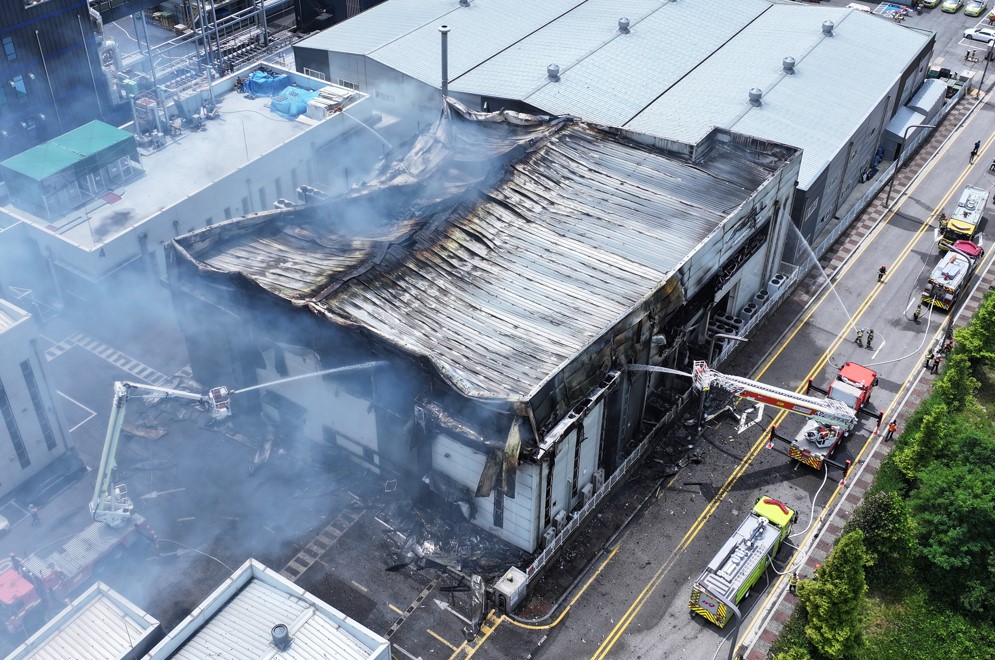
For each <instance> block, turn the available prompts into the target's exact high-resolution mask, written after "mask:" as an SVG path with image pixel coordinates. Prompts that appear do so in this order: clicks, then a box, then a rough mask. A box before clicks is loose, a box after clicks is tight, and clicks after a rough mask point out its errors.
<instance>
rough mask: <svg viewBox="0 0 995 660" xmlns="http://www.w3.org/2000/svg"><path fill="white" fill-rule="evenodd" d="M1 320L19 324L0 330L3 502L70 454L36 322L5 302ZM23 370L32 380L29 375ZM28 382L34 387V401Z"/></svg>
mask: <svg viewBox="0 0 995 660" xmlns="http://www.w3.org/2000/svg"><path fill="white" fill-rule="evenodd" d="M0 315H2V316H3V317H7V318H8V319H17V321H16V322H15V323H12V324H10V325H8V326H7V329H6V330H0V386H2V390H3V394H2V395H0V409H2V410H0V497H3V496H4V495H7V494H8V493H10V492H11V491H12V490H13V489H15V488H17V487H18V486H19V485H21V484H22V483H24V481H26V480H27V479H29V478H30V477H32V476H34V475H35V474H37V473H38V471H39V470H41V469H42V468H44V467H45V466H47V465H48V464H49V463H51V462H52V461H54V460H55V459H57V458H59V457H60V456H62V455H63V454H64V453H65V452H66V451H67V450H68V449H69V441H68V437H69V434H68V433H67V432H66V426H65V422H64V421H63V417H62V412H61V410H59V409H58V407H57V406H58V402H57V401H56V400H55V392H54V390H53V389H52V388H51V386H50V385H49V382H48V377H47V374H46V373H45V371H44V363H43V361H42V358H41V355H40V354H39V352H38V350H37V344H36V343H35V341H34V337H36V336H37V328H36V325H35V321H34V319H33V317H32V316H31V315H30V314H28V313H26V312H24V311H23V310H21V309H19V308H17V307H16V306H14V305H12V304H11V303H8V302H7V301H4V300H0ZM0 327H3V326H2V325H0ZM24 366H27V368H28V369H29V372H30V375H26V374H25V369H24ZM29 378H30V379H31V380H32V381H33V384H34V388H35V393H36V394H35V397H34V398H32V391H31V387H30V385H29V382H28V380H29ZM36 404H37V406H38V407H37V408H36ZM43 420H44V421H45V422H47V430H44V429H45V425H44V422H43ZM46 434H47V436H48V437H47V438H46ZM18 440H19V442H20V444H21V445H22V446H23V451H21V452H19V451H18V448H17V441H18ZM19 453H20V456H18V454H19ZM25 461H26V462H27V464H26V465H24V464H23V462H25Z"/></svg>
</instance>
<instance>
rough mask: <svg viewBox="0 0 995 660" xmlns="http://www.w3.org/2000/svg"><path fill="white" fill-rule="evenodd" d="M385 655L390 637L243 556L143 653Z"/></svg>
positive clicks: (353, 659) (366, 658) (151, 659)
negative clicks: (163, 636)
mask: <svg viewBox="0 0 995 660" xmlns="http://www.w3.org/2000/svg"><path fill="white" fill-rule="evenodd" d="M284 656H286V657H289V658H337V659H341V660H390V657H391V655H390V642H388V641H387V640H386V639H384V638H383V637H381V636H380V635H377V634H376V633H374V632H373V631H371V630H369V629H368V628H366V627H365V626H363V625H362V624H360V623H359V622H357V621H354V620H353V619H350V618H349V617H347V616H346V615H344V614H343V613H341V612H339V611H338V610H336V609H335V608H333V607H331V606H330V605H328V604H327V603H325V602H323V601H321V600H319V599H318V598H315V597H314V596H313V595H312V594H310V593H308V592H307V591H304V590H303V589H301V588H300V587H298V586H297V585H295V584H294V583H293V582H290V581H289V580H287V579H285V578H283V577H281V576H280V575H278V574H276V573H274V572H273V571H271V570H270V569H268V568H266V567H265V566H263V565H262V564H260V563H259V562H257V561H256V560H254V559H249V560H248V561H246V562H245V563H244V564H242V566H241V567H240V568H239V569H238V570H237V571H235V572H234V573H233V574H232V576H231V577H230V578H228V579H227V580H225V582H224V584H222V585H221V586H220V587H218V588H217V590H215V591H214V593H212V594H211V595H210V596H208V597H207V598H206V599H205V600H204V602H203V603H201V604H200V605H198V606H197V608H196V609H194V611H193V612H191V613H190V616H188V617H187V618H186V619H184V620H183V621H182V622H180V624H179V625H178V626H176V627H175V628H173V630H172V631H170V633H169V634H168V635H167V636H166V637H165V638H164V639H163V640H162V641H161V642H160V643H159V644H158V645H156V647H155V648H154V649H152V651H151V652H150V653H149V654H148V655H146V656H144V657H145V658H146V660H165V659H166V658H175V659H176V660H180V659H181V658H183V659H189V660H202V659H203V658H280V657H284Z"/></svg>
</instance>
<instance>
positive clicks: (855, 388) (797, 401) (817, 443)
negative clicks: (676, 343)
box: [691, 360, 881, 476]
mask: <svg viewBox="0 0 995 660" xmlns="http://www.w3.org/2000/svg"><path fill="white" fill-rule="evenodd" d="M691 377H692V381H693V383H694V386H695V388H696V389H698V390H700V391H701V392H703V393H704V392H706V391H708V389H709V388H711V387H718V388H721V389H724V390H726V391H728V392H731V393H733V394H735V395H736V396H740V397H743V398H744V399H749V400H751V401H756V402H757V403H760V404H770V405H774V406H777V407H778V408H782V409H784V410H787V411H789V412H793V413H796V414H799V415H803V416H805V417H807V418H808V419H807V420H806V422H805V425H804V426H803V427H802V429H801V431H799V432H798V434H797V435H796V436H795V437H793V438H787V437H785V436H782V435H779V434H778V433H777V427H771V435H770V442H771V444H772V443H773V441H774V440H775V439H776V440H780V441H782V442H785V443H787V444H788V456H790V457H791V458H793V459H795V460H796V461H799V462H801V463H804V464H805V465H808V466H810V467H813V468H815V469H817V470H821V469H822V467H823V465H824V464H827V463H828V464H829V465H832V466H833V467H836V468H839V469H841V470H843V474H844V476H846V472H847V470H848V469H849V464H841V463H838V462H836V461H833V460H831V459H830V458H829V457H830V456H831V455H832V454H833V452H834V451H835V450H836V447H837V446H838V445H839V443H840V442H841V441H842V440H843V439H844V438H845V437H847V436H848V435H849V434H850V432H851V431H853V429H854V428H855V427H856V426H857V415H858V414H865V415H868V416H870V417H874V418H876V419H877V420H878V422H879V423H880V420H881V413H880V412H874V411H871V410H870V409H869V408H868V407H867V406H866V404H867V403H868V402H869V401H870V398H871V392H872V391H873V389H874V387H875V386H876V385H877V383H878V377H877V374H876V373H875V372H874V371H873V370H871V369H868V368H867V367H864V366H862V365H859V364H857V363H856V362H847V363H846V364H844V365H843V366H842V367H841V368H840V370H839V372H838V373H837V374H836V378H835V379H834V380H833V382H832V383H831V384H830V386H829V388H828V389H825V390H823V389H821V388H819V387H818V386H816V385H814V384H813V383H812V381H811V380H809V381H808V383H806V387H805V393H804V394H800V393H798V392H793V391H791V390H786V389H783V388H780V387H775V386H773V385H767V384H766V383H760V382H757V381H755V380H750V379H749V378H742V377H740V376H729V375H727V374H721V373H719V372H717V371H713V370H712V369H710V368H709V367H708V365H707V364H705V363H704V362H702V361H700V360H699V361H696V362H695V363H694V369H693V371H692V374H691ZM813 389H814V390H816V391H817V392H820V393H822V394H824V395H826V398H824V399H823V398H820V397H815V396H811V395H810V394H809V392H810V391H811V390H813Z"/></svg>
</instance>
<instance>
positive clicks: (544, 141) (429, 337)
mask: <svg viewBox="0 0 995 660" xmlns="http://www.w3.org/2000/svg"><path fill="white" fill-rule="evenodd" d="M542 127H543V134H542V135H541V136H536V135H535V128H534V127H529V128H518V127H513V126H509V125H506V124H501V125H499V126H496V125H494V124H488V123H484V124H482V125H478V122H472V121H467V120H464V119H455V120H453V121H452V122H451V123H450V122H443V123H442V124H441V125H440V126H439V127H437V129H436V131H435V132H434V133H431V134H427V135H423V136H422V137H421V139H420V140H419V142H418V143H416V145H415V146H414V147H413V149H412V154H414V156H411V155H409V160H407V161H405V162H406V165H404V166H402V167H400V168H398V167H392V170H391V175H392V176H395V177H396V180H397V181H400V182H402V183H404V184H407V185H410V184H411V183H412V176H411V175H410V172H417V171H422V170H426V171H428V172H430V173H431V174H435V175H438V178H439V179H442V180H443V181H449V177H450V175H451V174H452V173H454V172H464V171H474V170H487V169H489V168H497V167H499V166H500V167H503V168H504V169H503V170H502V177H501V178H500V179H495V180H494V181H496V182H492V183H490V184H489V185H486V186H485V187H483V192H481V193H479V194H478V193H475V192H474V189H473V188H471V189H470V191H469V193H467V194H463V195H456V196H452V193H450V198H449V199H448V200H446V201H445V202H444V203H441V202H440V203H439V204H438V206H435V207H433V208H432V209H431V210H430V211H422V212H419V211H418V208H417V207H408V208H406V209H400V208H394V209H393V210H391V211H388V212H387V213H386V214H385V213H384V211H383V210H382V209H383V208H384V207H385V206H387V201H385V200H391V199H392V198H393V197H396V195H398V192H397V190H396V189H394V190H391V189H390V186H389V185H387V184H386V183H384V182H383V180H381V181H380V182H378V183H377V185H375V186H373V187H372V188H370V189H368V190H366V191H365V193H363V194H365V195H367V196H368V198H369V202H368V203H369V208H370V210H371V214H370V215H368V216H366V220H365V225H366V226H362V227H359V228H355V227H354V228H352V229H349V228H348V222H346V221H343V220H341V219H338V222H337V224H335V225H334V226H332V227H331V228H330V227H329V220H326V221H325V223H324V224H325V226H324V228H323V229H322V228H321V226H320V223H318V222H312V223H310V224H307V223H305V224H307V226H306V227H305V232H304V233H301V232H298V231H297V230H295V229H293V226H294V225H300V224H301V221H300V220H299V219H290V220H289V221H287V220H284V221H282V222H281V221H278V220H276V219H274V218H270V219H268V220H266V221H262V222H258V223H257V224H254V225H253V224H249V225H248V226H247V228H246V229H242V230H239V229H229V228H228V226H227V225H226V227H225V228H222V229H218V228H214V229H212V230H205V231H204V232H198V233H195V234H192V235H190V236H189V237H182V238H180V239H177V243H178V244H179V245H180V246H181V247H182V248H183V249H185V250H187V252H188V253H189V254H190V255H191V257H192V258H194V259H195V260H198V261H201V262H202V263H206V264H207V265H208V266H209V267H211V268H213V269H217V270H221V271H235V272H239V273H242V274H243V275H244V276H246V277H247V278H249V279H251V280H253V281H256V282H258V283H259V284H260V285H261V286H263V287H264V288H266V289H268V290H270V291H273V292H275V293H277V294H278V295H283V296H287V297H291V298H292V299H295V300H297V301H298V302H299V301H300V298H294V297H293V296H292V295H288V292H306V293H307V295H311V296H315V294H316V292H318V291H322V293H320V294H318V295H316V296H315V298H314V300H313V301H312V302H311V305H312V307H314V308H315V309H316V310H319V311H321V312H323V313H325V314H326V315H327V316H328V318H329V319H330V320H332V321H333V322H336V323H341V324H343V325H347V326H350V327H354V326H359V327H362V328H363V329H364V330H365V331H367V332H369V333H371V334H373V335H375V336H378V337H380V338H382V339H384V340H386V341H388V342H390V343H392V344H393V345H395V346H398V347H400V348H401V349H402V350H404V351H407V352H409V353H411V354H414V355H417V356H423V357H425V358H427V359H428V360H430V361H431V362H432V364H433V365H434V366H435V367H436V369H437V370H438V371H439V372H440V373H441V374H442V375H443V377H445V378H446V379H447V380H449V381H450V382H451V383H453V385H454V386H455V387H457V388H459V389H461V390H462V391H464V392H465V393H467V394H468V395H471V396H479V397H496V398H501V399H509V398H510V399H516V400H519V399H522V398H524V397H526V396H527V395H528V394H529V393H531V392H532V391H533V389H534V388H535V387H536V386H537V385H539V384H540V383H542V382H543V381H544V380H545V379H546V378H547V377H548V376H549V375H550V374H553V373H556V371H557V370H558V368H559V367H560V366H561V365H562V364H563V363H565V362H566V361H567V360H569V359H571V358H573V357H574V356H576V355H577V354H578V353H579V352H580V351H582V349H583V348H584V347H585V346H587V345H588V344H589V343H590V342H591V341H592V340H593V339H594V338H596V337H599V336H600V335H601V334H602V333H604V332H606V331H607V330H608V329H610V328H611V327H613V325H614V324H615V323H616V322H617V321H618V320H619V319H620V318H622V317H623V316H624V315H625V314H627V313H628V312H629V311H631V310H632V309H633V308H634V307H636V306H637V304H638V303H639V302H640V301H641V300H643V299H644V298H646V297H647V296H649V295H650V294H652V293H653V292H654V291H657V290H660V289H666V288H668V287H673V286H675V284H674V282H673V281H668V279H669V278H671V276H672V275H673V274H674V272H675V270H676V269H677V268H678V266H679V265H680V264H681V263H682V262H683V261H684V260H685V259H687V258H688V257H689V256H690V255H691V254H692V253H693V252H694V251H695V249H696V247H697V246H698V245H699V244H700V243H701V242H702V241H703V240H704V239H705V238H706V237H707V236H708V235H709V234H710V233H711V232H712V231H714V230H715V229H716V228H718V227H719V226H720V224H721V223H722V221H723V220H724V219H725V218H726V217H727V216H728V215H729V214H730V213H732V212H733V211H734V210H735V209H737V208H738V207H739V206H740V205H741V204H742V203H743V202H745V201H746V200H747V199H748V198H749V197H750V195H751V194H752V193H753V192H754V191H755V190H756V189H757V188H758V187H759V185H760V184H761V183H762V181H764V180H765V179H766V178H767V177H768V176H770V175H771V174H772V172H773V171H775V170H776V169H777V168H778V167H780V165H781V164H782V163H783V161H781V160H778V159H776V158H774V159H763V162H760V160H761V159H758V158H757V157H756V154H755V153H753V152H750V153H747V152H746V150H745V149H741V148H739V147H735V146H733V145H731V144H724V143H720V142H717V143H716V146H715V147H714V148H713V150H712V151H711V152H710V153H709V154H708V155H707V156H706V157H705V158H703V159H702V160H700V161H698V162H696V163H691V162H689V161H687V160H685V159H683V158H678V157H674V156H673V155H670V154H667V153H664V152H662V151H661V150H657V149H654V148H651V147H647V146H644V145H641V144H636V143H634V142H631V141H628V140H625V139H622V138H620V137H618V136H617V135H616V134H615V133H614V132H610V131H605V130H603V129H600V128H598V127H595V126H592V125H588V124H583V123H580V122H572V121H558V122H553V123H549V124H544V125H542ZM498 129H501V130H503V131H504V133H505V135H506V137H505V141H506V142H511V143H518V142H519V141H520V140H521V137H522V135H521V134H525V135H526V136H528V137H529V138H530V140H529V145H530V146H529V149H530V151H529V153H527V154H524V155H523V154H520V153H519V154H517V155H515V156H514V157H513V158H512V162H510V163H507V159H504V160H500V159H491V160H489V161H488V160H482V161H480V162H477V163H470V162H467V160H466V158H465V149H464V147H465V146H466V145H467V144H468V143H469V142H471V141H473V140H477V141H478V142H479V143H481V144H483V143H486V144H488V145H491V146H493V145H494V144H497V143H498V142H499V138H498V135H497V134H496V132H495V131H497V130H498ZM484 131H486V133H484ZM453 144H456V145H458V147H457V148H455V149H453V151H452V154H449V155H448V156H447V155H445V154H444V153H443V152H445V150H446V149H447V147H446V146H443V145H453ZM453 154H461V155H463V156H464V157H463V159H462V161H461V162H460V164H459V167H454V166H452V163H451V162H450V161H451V159H452V158H455V157H456V156H454V155H453ZM413 157H423V158H424V159H425V160H426V161H427V160H429V159H431V160H432V161H433V162H432V164H431V166H427V165H426V163H425V162H422V161H418V162H417V163H416V161H413V160H410V159H411V158H413ZM426 178H428V177H427V176H426ZM415 183H416V185H415V186H413V187H414V188H416V189H420V188H425V187H428V188H431V186H430V185H429V186H426V185H425V184H422V185H417V184H418V181H415ZM456 188H457V189H458V190H459V192H460V193H463V192H464V191H466V190H467V188H465V187H462V186H456ZM437 192H438V191H434V190H432V191H431V194H433V195H434V194H437ZM354 194H356V193H354ZM425 194H429V193H425ZM347 201H348V200H345V201H344V202H343V203H346V202H347ZM338 206H339V205H338V204H336V203H333V204H331V205H329V207H328V208H329V209H330V210H331V212H332V213H333V214H334V213H336V212H337V209H338ZM346 209H347V210H348V206H346ZM377 211H379V216H377V215H373V213H376V212H377ZM390 213H396V215H390ZM347 215H350V216H355V215H357V214H356V212H355V210H354V209H353V210H349V211H348V213H347ZM359 215H361V214H359ZM394 218H401V220H400V221H399V222H398V223H397V226H396V227H394V226H393V225H394V222H395V221H394ZM405 218H407V219H405ZM411 218H414V220H412V219H411ZM331 222H332V223H336V219H335V218H332V219H331ZM229 224H234V225H236V226H237V225H239V223H229ZM381 225H383V226H385V227H388V228H390V230H389V231H386V230H377V229H376V227H379V226H381ZM412 231H414V232H415V233H414V234H412V233H411V232H412ZM378 232H379V233H378ZM350 234H351V235H350ZM374 234H376V235H377V237H376V239H371V236H373V235H374ZM201 235H202V236H204V237H212V238H211V239H210V240H208V239H207V238H198V236H201ZM350 251H351V252H350ZM329 254H334V255H336V257H337V258H339V257H340V256H341V255H345V256H344V257H341V258H343V263H344V264H346V266H347V268H348V270H347V271H336V270H335V267H334V266H332V265H330V263H329V262H328V261H326V256H327V255H329ZM364 259H365V262H364V261H363V260H364ZM360 264H361V265H360ZM298 278H299V280H298ZM675 295H677V296H680V295H681V293H680V292H679V291H677V292H676V293H675Z"/></svg>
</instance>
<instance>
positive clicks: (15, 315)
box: [0, 298, 30, 332]
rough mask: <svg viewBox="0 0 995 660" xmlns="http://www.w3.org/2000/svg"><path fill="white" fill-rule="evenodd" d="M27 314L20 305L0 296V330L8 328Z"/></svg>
mask: <svg viewBox="0 0 995 660" xmlns="http://www.w3.org/2000/svg"><path fill="white" fill-rule="evenodd" d="M29 316H30V314H28V313H27V312H25V311H24V310H23V309H21V308H20V307H18V306H16V305H14V304H13V303H10V302H7V301H6V300H3V299H2V298H0V332H4V331H6V330H10V329H11V328H13V327H14V326H15V325H17V324H18V323H20V322H21V321H23V320H24V319H26V318H28V317H29Z"/></svg>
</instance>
